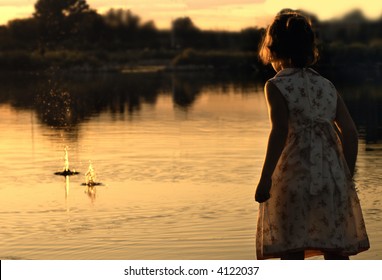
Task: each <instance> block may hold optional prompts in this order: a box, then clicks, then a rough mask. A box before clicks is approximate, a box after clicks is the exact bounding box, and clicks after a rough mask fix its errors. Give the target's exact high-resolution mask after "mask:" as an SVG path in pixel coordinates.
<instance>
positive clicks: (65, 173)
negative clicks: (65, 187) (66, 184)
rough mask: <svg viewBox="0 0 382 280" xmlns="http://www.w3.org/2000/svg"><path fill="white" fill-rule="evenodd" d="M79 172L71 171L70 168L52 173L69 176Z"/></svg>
mask: <svg viewBox="0 0 382 280" xmlns="http://www.w3.org/2000/svg"><path fill="white" fill-rule="evenodd" d="M77 174H80V172H77V171H71V170H64V171H61V172H54V175H61V176H71V175H77Z"/></svg>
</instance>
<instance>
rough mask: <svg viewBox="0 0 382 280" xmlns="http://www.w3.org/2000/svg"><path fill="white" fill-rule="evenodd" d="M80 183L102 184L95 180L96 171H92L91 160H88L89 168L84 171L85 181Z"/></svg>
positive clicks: (89, 184) (87, 184)
mask: <svg viewBox="0 0 382 280" xmlns="http://www.w3.org/2000/svg"><path fill="white" fill-rule="evenodd" d="M81 185H82V186H88V187H94V186H101V185H102V183H99V182H96V173H95V172H94V168H93V165H92V162H91V161H89V168H88V171H86V173H85V183H82V184H81Z"/></svg>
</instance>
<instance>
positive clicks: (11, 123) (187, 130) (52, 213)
mask: <svg viewBox="0 0 382 280" xmlns="http://www.w3.org/2000/svg"><path fill="white" fill-rule="evenodd" d="M17 79H18V80H21V81H23V82H22V83H12V82H11V79H5V80H4V81H3V82H2V83H0V118H1V120H2V122H1V123H0V155H1V161H0V168H1V170H2V173H1V175H0V176H1V182H2V184H1V185H0V219H1V220H2V231H1V232H0V247H1V248H2V252H1V255H0V257H1V258H16V259H17V258H22V259H253V258H255V251H254V238H255V224H256V217H257V206H256V204H255V203H254V202H253V199H252V197H253V190H254V187H255V184H256V182H257V180H258V176H259V173H260V170H261V166H262V161H263V158H264V155H265V148H266V139H267V136H268V129H269V124H268V115H267V108H266V104H265V101H264V97H263V93H262V88H263V84H262V83H259V82H256V80H255V79H254V78H253V77H240V78H239V77H234V76H233V77H231V76H229V75H228V76H227V77H222V76H221V75H217V74H203V75H195V74H193V75H192V74H181V75H179V74H166V73H151V74H144V75H142V74H140V75H137V74H130V75H119V74H105V75H99V76H97V75H91V76H86V75H85V76H84V75H79V76H75V77H67V76H57V77H49V78H47V77H46V76H44V77H40V78H39V77H29V78H28V77H25V78H23V79H21V78H20V77H17ZM381 88H382V87H381V86H377V85H364V86H360V87H351V88H347V87H346V86H340V87H339V90H340V91H341V93H343V95H344V97H345V100H346V102H347V103H348V104H349V108H350V110H351V112H352V114H353V116H354V118H355V120H356V122H357V125H358V127H359V129H360V131H361V132H362V135H361V136H362V140H361V144H360V154H359V160H358V163H357V175H356V181H357V185H358V188H359V195H360V199H361V203H362V205H363V209H364V214H365V219H366V223H367V227H368V230H369V234H370V239H371V246H372V249H371V250H369V251H367V252H365V253H363V254H360V255H359V256H356V257H355V258H360V259H362V258H364V259H365V258H366V259H381V258H382V253H381V250H382V236H381V234H380V232H381V230H382V228H381V219H382V213H381V212H382V211H381V200H380V199H379V198H380V197H381V188H380V186H379V181H380V179H381V178H380V177H381V175H380V174H381V172H380V170H381V169H382V157H381V156H382V154H381V153H382V146H380V143H379V142H380V141H379V140H380V134H378V133H375V131H379V130H378V129H379V127H380V121H381V119H380V115H379V113H378V112H379V111H380V110H379V104H380V95H381V94H380V90H381ZM361 93H362V95H361ZM366 93H367V94H366ZM31 104H33V105H31ZM373 131H374V132H373ZM371 139H372V140H371ZM65 147H68V150H69V156H70V164H71V166H75V167H76V169H77V170H79V171H81V172H83V173H82V174H85V173H86V170H88V171H89V170H90V167H89V159H92V161H93V162H95V163H96V166H95V167H96V170H97V175H98V176H97V177H101V178H99V179H95V178H94V176H91V178H90V177H89V178H85V179H86V180H87V182H90V181H93V182H95V180H97V181H98V180H100V181H101V182H103V183H104V185H102V186H82V185H81V184H82V183H83V180H84V178H83V177H82V176H72V177H70V178H69V176H66V177H65V181H63V178H62V177H57V176H54V174H53V172H54V170H57V168H59V167H60V166H62V151H63V150H64V149H65ZM68 160H69V159H68ZM65 166H66V165H65ZM68 167H69V166H68ZM91 167H92V166H91ZM92 169H93V168H92ZM91 173H92V172H90V173H88V175H89V176H90V175H91ZM93 175H94V169H93ZM69 180H70V181H69ZM64 185H65V192H63V189H62V188H63V186H64Z"/></svg>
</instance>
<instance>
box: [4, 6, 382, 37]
mask: <svg viewBox="0 0 382 280" xmlns="http://www.w3.org/2000/svg"><path fill="white" fill-rule="evenodd" d="M36 1H37V0H0V24H6V23H7V22H8V21H9V20H11V19H15V18H26V17H30V16H31V15H32V13H33V12H34V4H35V3H36ZM87 3H88V4H89V5H90V7H91V8H93V9H95V10H97V11H98V13H100V14H102V13H104V12H105V11H107V10H109V9H110V8H123V9H130V10H131V11H132V12H133V13H134V14H138V15H139V16H140V17H141V19H142V21H148V20H153V21H154V22H155V24H156V26H157V27H158V28H160V29H168V28H170V25H171V21H172V20H173V19H175V18H178V17H184V16H189V17H190V18H191V19H192V20H193V22H194V24H195V25H196V26H198V27H199V28H201V29H215V30H240V29H242V28H245V27H249V26H266V25H267V24H268V23H269V21H270V20H271V19H272V18H273V16H274V15H275V14H276V13H277V12H278V11H279V10H281V9H282V8H293V9H298V8H302V9H305V10H307V11H309V12H312V13H315V14H316V15H317V16H318V17H319V19H321V20H326V19H332V18H338V17H341V16H342V15H344V14H345V13H347V12H349V11H351V10H354V9H356V8H358V9H361V10H362V11H363V12H364V14H365V15H366V16H367V17H369V18H378V17H380V16H382V1H365V0H320V1H318V0H286V1H281V0H159V1H158V0H111V1H110V0H108V1H106V0H87Z"/></svg>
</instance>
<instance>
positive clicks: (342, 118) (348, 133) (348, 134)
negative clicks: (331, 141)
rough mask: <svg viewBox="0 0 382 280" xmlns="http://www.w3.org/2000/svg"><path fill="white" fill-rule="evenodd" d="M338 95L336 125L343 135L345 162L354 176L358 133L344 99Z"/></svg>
mask: <svg viewBox="0 0 382 280" xmlns="http://www.w3.org/2000/svg"><path fill="white" fill-rule="evenodd" d="M337 95H338V98H337V114H336V119H335V123H336V125H337V127H338V129H339V131H340V133H341V141H342V148H343V152H344V156H345V160H346V163H347V165H348V167H349V171H350V174H351V176H353V175H354V169H355V163H356V160H357V153H358V133H357V128H356V126H355V124H354V122H353V119H352V117H351V116H350V113H349V111H348V109H347V107H346V105H345V103H344V101H343V99H342V97H341V96H340V95H339V94H337Z"/></svg>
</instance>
